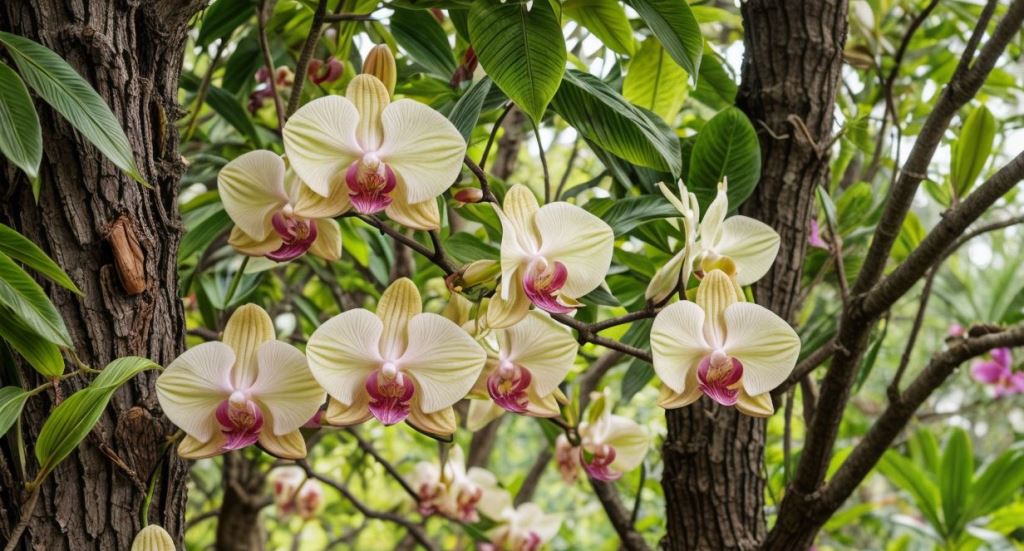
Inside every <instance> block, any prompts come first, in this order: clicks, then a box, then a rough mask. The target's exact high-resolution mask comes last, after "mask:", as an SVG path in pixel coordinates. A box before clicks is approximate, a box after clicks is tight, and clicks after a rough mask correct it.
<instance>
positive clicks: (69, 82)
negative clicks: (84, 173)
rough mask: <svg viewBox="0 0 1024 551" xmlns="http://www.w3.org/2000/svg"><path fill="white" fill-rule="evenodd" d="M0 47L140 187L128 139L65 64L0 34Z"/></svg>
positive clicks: (93, 93) (104, 106) (31, 45)
mask: <svg viewBox="0 0 1024 551" xmlns="http://www.w3.org/2000/svg"><path fill="white" fill-rule="evenodd" d="M0 44H3V45H4V46H5V47H6V48H7V53H8V54H10V56H11V58H12V59H14V62H15V63H16V64H17V65H18V69H19V70H20V71H21V76H22V78H24V79H25V82H26V83H28V85H29V86H30V87H32V89H33V90H35V92H36V93H37V94H39V97H41V98H43V99H44V100H45V101H46V103H48V104H50V106H51V107H53V108H54V110H56V111H57V112H58V113H60V114H61V115H63V116H64V118H65V119H67V121H68V122H69V123H71V126H74V127H75V128H76V129H78V131H79V132H81V133H82V135H83V136H85V138H86V139H88V140H89V141H90V142H92V144H93V145H95V146H96V148H97V149H99V150H100V152H101V153H103V155H105V156H106V157H107V158H108V159H110V161H111V162H112V163H114V164H115V165H117V167H118V168H120V169H121V170H123V171H125V173H127V174H128V175H129V176H131V177H132V178H134V179H135V181H137V182H139V183H140V184H143V185H148V184H146V180H145V179H144V178H143V177H142V174H140V173H139V168H138V167H137V166H136V165H135V156H134V154H133V153H132V148H131V145H130V144H129V143H128V137H127V136H126V135H125V133H124V130H122V129H121V125H120V124H119V123H118V122H117V118H116V117H115V116H114V113H112V112H111V111H110V108H109V107H107V104H106V103H105V102H104V101H103V98H101V97H100V95H99V94H97V93H96V91H95V90H93V89H92V86H90V85H89V83H88V82H86V81H85V79H83V78H82V77H81V76H80V75H79V74H78V73H77V72H75V70H74V69H72V68H71V66H70V65H68V64H67V62H66V61H64V60H63V59H61V58H60V56H58V55H57V54H55V53H54V52H52V51H51V50H50V49H48V48H46V47H45V46H43V45H41V44H39V43H37V42H33V41H32V40H29V39H27V38H23V37H20V36H17V35H13V34H10V33H5V32H0Z"/></svg>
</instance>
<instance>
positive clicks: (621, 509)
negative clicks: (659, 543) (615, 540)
mask: <svg viewBox="0 0 1024 551" xmlns="http://www.w3.org/2000/svg"><path fill="white" fill-rule="evenodd" d="M589 480H590V486H591V487H592V488H594V494H595V495H597V499H599V500H600V501H601V505H602V506H603V507H604V511H605V513H607V514H608V520H610V521H611V523H612V526H613V527H614V528H615V531H616V532H618V534H619V539H620V540H621V542H622V549H627V550H628V551H650V549H651V548H650V547H648V546H647V542H646V541H644V537H643V536H641V535H640V533H639V532H637V531H636V530H635V529H634V528H633V522H632V516H633V515H632V513H630V511H629V509H626V506H625V505H623V504H622V500H621V499H620V498H619V492H618V491H617V490H616V489H615V485H614V484H613V483H611V482H601V481H600V480H594V479H593V478H591V479H589Z"/></svg>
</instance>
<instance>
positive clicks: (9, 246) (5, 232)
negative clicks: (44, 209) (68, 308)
mask: <svg viewBox="0 0 1024 551" xmlns="http://www.w3.org/2000/svg"><path fill="white" fill-rule="evenodd" d="M0 252H2V253H4V254H6V255H7V256H9V257H11V258H13V259H14V260H17V261H18V262H21V263H22V264H24V265H26V266H28V267H29V268H32V269H33V270H35V271H37V272H39V274H40V275H42V276H43V277H45V278H47V279H49V280H50V281H53V282H54V283H56V284H57V285H60V286H61V287H63V288H65V289H67V290H69V291H72V292H74V293H77V294H79V295H80V294H82V291H81V290H79V288H78V286H76V285H75V282H74V281H71V278H70V277H68V274H66V273H64V270H62V269H61V267H60V266H58V265H57V263H56V262H54V261H53V260H52V259H50V257H49V256H46V253H44V252H43V250H42V249H40V248H39V247H37V246H36V244H35V243H33V242H32V241H30V240H29V239H28V238H26V237H25V236H24V235H21V234H20V233H18V232H17V231H16V230H15V229H14V228H11V227H9V226H6V225H4V224H0Z"/></svg>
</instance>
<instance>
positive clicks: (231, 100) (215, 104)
mask: <svg viewBox="0 0 1024 551" xmlns="http://www.w3.org/2000/svg"><path fill="white" fill-rule="evenodd" d="M206 103H208V104H209V105H210V107H212V108H213V110H214V111H216V112H217V114H218V115H220V116H221V117H223V118H224V120H225V121H227V123H228V124H230V125H231V126H233V127H234V128H235V130H238V132H239V133H240V134H242V135H243V136H245V137H246V138H247V139H248V140H249V141H250V142H251V143H252V145H253V146H254V147H256V148H260V147H263V140H261V139H260V135H259V133H258V132H257V131H256V125H255V124H253V122H252V119H251V118H249V114H248V113H246V112H245V108H244V107H242V104H241V103H239V102H238V100H237V99H235V96H232V95H231V93H230V92H228V91H227V90H224V89H223V88H218V87H217V86H210V88H209V89H208V90H207V91H206Z"/></svg>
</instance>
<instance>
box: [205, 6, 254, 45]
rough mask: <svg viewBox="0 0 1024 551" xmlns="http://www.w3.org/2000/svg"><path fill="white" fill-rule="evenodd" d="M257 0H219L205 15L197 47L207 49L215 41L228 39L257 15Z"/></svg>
mask: <svg viewBox="0 0 1024 551" xmlns="http://www.w3.org/2000/svg"><path fill="white" fill-rule="evenodd" d="M257 5H258V3H257V2H256V0H217V1H216V2H213V3H212V4H211V5H210V7H209V8H207V9H206V12H205V13H204V15H203V22H202V24H200V25H199V36H198V37H197V38H196V45H198V46H200V47H202V48H205V47H207V46H209V45H210V44H212V43H213V42H214V41H215V40H218V39H223V38H227V37H228V36H230V35H231V33H233V32H235V29H237V28H238V27H239V26H241V24H242V23H245V22H246V21H247V20H248V19H249V18H250V17H253V16H255V15H256V7H257Z"/></svg>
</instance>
